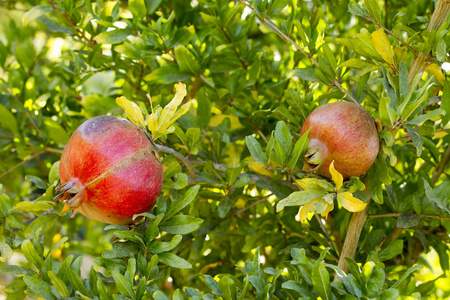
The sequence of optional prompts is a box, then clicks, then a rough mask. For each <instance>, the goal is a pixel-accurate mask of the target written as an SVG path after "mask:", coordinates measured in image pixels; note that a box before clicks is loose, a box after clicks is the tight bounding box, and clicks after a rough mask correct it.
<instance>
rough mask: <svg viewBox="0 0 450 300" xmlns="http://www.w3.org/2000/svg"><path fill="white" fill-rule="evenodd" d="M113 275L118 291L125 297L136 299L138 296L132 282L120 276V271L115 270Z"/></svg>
mask: <svg viewBox="0 0 450 300" xmlns="http://www.w3.org/2000/svg"><path fill="white" fill-rule="evenodd" d="M111 275H112V276H113V278H114V281H115V282H116V286H117V289H118V290H119V291H120V292H121V293H122V295H124V296H125V297H128V298H131V299H133V300H134V299H136V295H135V293H134V290H133V285H132V284H131V282H129V281H128V279H126V278H125V276H123V275H122V274H120V272H119V271H117V270H113V272H112V273H111Z"/></svg>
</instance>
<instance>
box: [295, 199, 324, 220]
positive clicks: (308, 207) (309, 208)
mask: <svg viewBox="0 0 450 300" xmlns="http://www.w3.org/2000/svg"><path fill="white" fill-rule="evenodd" d="M319 200H320V199H315V200H312V201H311V202H309V203H306V204H305V205H303V206H302V207H300V210H299V211H298V214H299V218H300V222H302V223H303V222H305V221H306V218H307V217H308V214H309V213H312V212H314V211H315V208H314V203H316V202H319Z"/></svg>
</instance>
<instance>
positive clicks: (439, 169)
mask: <svg viewBox="0 0 450 300" xmlns="http://www.w3.org/2000/svg"><path fill="white" fill-rule="evenodd" d="M449 160H450V147H447V149H446V150H445V152H444V154H442V158H441V161H440V162H439V163H438V165H437V166H436V169H435V170H434V173H433V177H431V183H433V185H434V184H436V182H437V181H438V179H439V177H440V176H441V174H442V173H444V171H445V167H446V166H447V164H448V161H449Z"/></svg>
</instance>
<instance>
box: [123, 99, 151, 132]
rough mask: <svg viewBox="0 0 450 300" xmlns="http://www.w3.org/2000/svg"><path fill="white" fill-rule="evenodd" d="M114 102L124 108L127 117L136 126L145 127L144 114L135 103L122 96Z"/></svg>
mask: <svg viewBox="0 0 450 300" xmlns="http://www.w3.org/2000/svg"><path fill="white" fill-rule="evenodd" d="M116 103H117V104H118V105H119V106H120V107H122V108H123V110H125V114H126V115H127V118H128V119H129V120H130V121H131V122H133V123H134V124H135V125H136V126H137V127H145V123H144V116H143V115H142V112H141V110H140V108H139V106H138V105H137V104H136V103H134V102H133V101H130V100H128V99H127V98H125V97H124V96H121V97H119V98H116Z"/></svg>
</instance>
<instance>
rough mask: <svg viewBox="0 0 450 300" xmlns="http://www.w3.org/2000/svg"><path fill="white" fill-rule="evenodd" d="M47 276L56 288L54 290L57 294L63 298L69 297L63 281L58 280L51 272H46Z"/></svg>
mask: <svg viewBox="0 0 450 300" xmlns="http://www.w3.org/2000/svg"><path fill="white" fill-rule="evenodd" d="M47 275H48V276H49V277H50V280H51V282H52V284H53V286H54V287H55V288H56V290H57V291H58V293H59V294H60V295H61V296H63V297H69V296H70V293H69V290H68V289H67V286H66V284H65V283H64V281H62V280H61V279H59V278H58V276H56V274H55V272H53V271H51V270H50V271H47Z"/></svg>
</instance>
